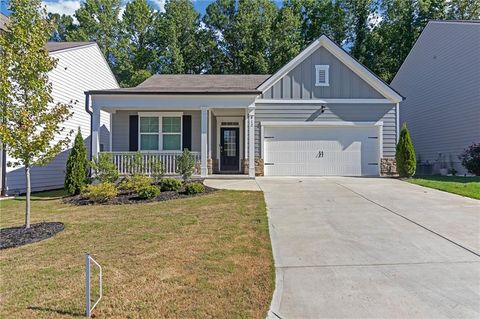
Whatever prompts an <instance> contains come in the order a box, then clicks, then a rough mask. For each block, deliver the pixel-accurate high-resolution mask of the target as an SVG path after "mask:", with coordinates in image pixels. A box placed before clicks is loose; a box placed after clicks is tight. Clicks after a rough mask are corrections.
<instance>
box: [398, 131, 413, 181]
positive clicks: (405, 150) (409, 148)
mask: <svg viewBox="0 0 480 319" xmlns="http://www.w3.org/2000/svg"><path fill="white" fill-rule="evenodd" d="M396 160H397V171H398V174H399V175H400V176H401V177H412V176H413V175H414V174H415V170H416V168H417V160H416V158H415V149H414V148H413V144H412V139H411V138H410V133H409V132H408V129H407V125H406V124H403V127H402V131H401V132H400V139H399V140H398V144H397V152H396Z"/></svg>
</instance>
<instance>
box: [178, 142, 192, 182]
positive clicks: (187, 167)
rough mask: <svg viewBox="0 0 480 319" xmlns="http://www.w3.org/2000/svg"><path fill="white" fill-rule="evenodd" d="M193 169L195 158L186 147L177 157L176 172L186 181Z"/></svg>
mask: <svg viewBox="0 0 480 319" xmlns="http://www.w3.org/2000/svg"><path fill="white" fill-rule="evenodd" d="M194 170H195V158H194V157H193V155H192V154H191V153H190V151H189V150H188V149H185V150H183V153H182V155H180V156H179V157H178V158H177V173H178V174H180V175H181V176H182V178H183V180H184V181H185V182H186V181H187V180H188V179H189V178H190V177H191V176H192V175H193V172H194Z"/></svg>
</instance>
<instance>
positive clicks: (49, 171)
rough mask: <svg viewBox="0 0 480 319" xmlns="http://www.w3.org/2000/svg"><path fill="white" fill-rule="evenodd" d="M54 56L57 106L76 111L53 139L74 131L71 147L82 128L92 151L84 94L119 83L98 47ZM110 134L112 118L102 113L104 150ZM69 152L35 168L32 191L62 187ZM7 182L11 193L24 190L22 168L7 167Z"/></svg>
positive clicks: (56, 139) (53, 90)
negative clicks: (62, 130) (63, 131)
mask: <svg viewBox="0 0 480 319" xmlns="http://www.w3.org/2000/svg"><path fill="white" fill-rule="evenodd" d="M51 56H52V57H54V58H57V59H58V64H57V67H56V68H55V69H54V70H52V71H51V72H50V73H49V80H50V81H51V82H52V97H53V100H54V103H67V104H71V105H72V109H71V110H72V112H73V116H72V117H71V118H70V119H69V120H67V121H65V122H64V124H63V125H64V127H65V133H63V134H61V135H57V136H56V138H55V139H54V140H55V141H58V140H60V139H61V138H63V137H65V136H66V134H67V133H68V132H70V131H71V130H73V131H74V132H73V135H72V136H71V140H72V141H71V143H70V147H71V145H73V140H74V138H75V134H76V132H77V130H78V128H79V127H80V129H81V131H82V136H83V138H84V140H85V143H86V145H87V149H89V146H90V115H89V114H88V113H87V112H86V111H85V94H84V92H85V91H88V90H92V89H109V88H117V87H118V84H117V82H116V80H115V78H114V76H113V74H112V73H111V71H110V69H109V67H108V64H107V63H106V62H105V60H104V58H103V56H102V53H101V52H100V50H99V49H98V47H97V46H96V45H89V46H85V47H79V48H75V49H69V50H64V51H58V52H54V53H52V54H51ZM109 131H110V116H109V114H108V113H106V112H102V114H101V140H100V143H101V144H103V145H104V148H105V149H108V143H109ZM69 151H70V150H69V149H68V150H65V151H64V152H62V153H61V154H59V155H58V156H57V157H56V158H55V159H54V160H53V161H52V162H50V163H49V164H48V165H45V166H34V167H33V168H32V171H31V174H32V191H40V190H46V189H55V188H60V187H63V183H64V178H65V173H64V172H65V164H66V159H67V157H68V154H69ZM9 160H10V161H11V160H12V158H10V157H7V162H8V161H9ZM6 179H7V180H6V185H7V188H8V193H9V194H15V193H22V192H24V191H25V177H24V168H23V167H15V168H12V167H7V176H6Z"/></svg>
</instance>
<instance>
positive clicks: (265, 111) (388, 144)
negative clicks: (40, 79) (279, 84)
mask: <svg viewBox="0 0 480 319" xmlns="http://www.w3.org/2000/svg"><path fill="white" fill-rule="evenodd" d="M321 105H325V106H326V108H325V111H324V113H323V114H319V113H320V112H319V110H320V107H321ZM395 114H396V113H395V104H318V105H312V104H298V103H297V104H257V105H256V109H255V122H256V126H255V130H256V131H255V156H256V157H260V156H261V137H260V127H261V126H260V123H261V122H262V121H302V122H306V121H346V122H378V121H382V122H383V157H394V156H395V145H396V117H395Z"/></svg>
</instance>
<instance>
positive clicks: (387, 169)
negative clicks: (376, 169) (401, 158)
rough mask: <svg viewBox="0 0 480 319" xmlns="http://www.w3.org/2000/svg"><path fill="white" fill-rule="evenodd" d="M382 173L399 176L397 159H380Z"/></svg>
mask: <svg viewBox="0 0 480 319" xmlns="http://www.w3.org/2000/svg"><path fill="white" fill-rule="evenodd" d="M380 175H382V176H397V175H398V174H397V161H396V160H395V159H394V158H382V159H381V160H380Z"/></svg>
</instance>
